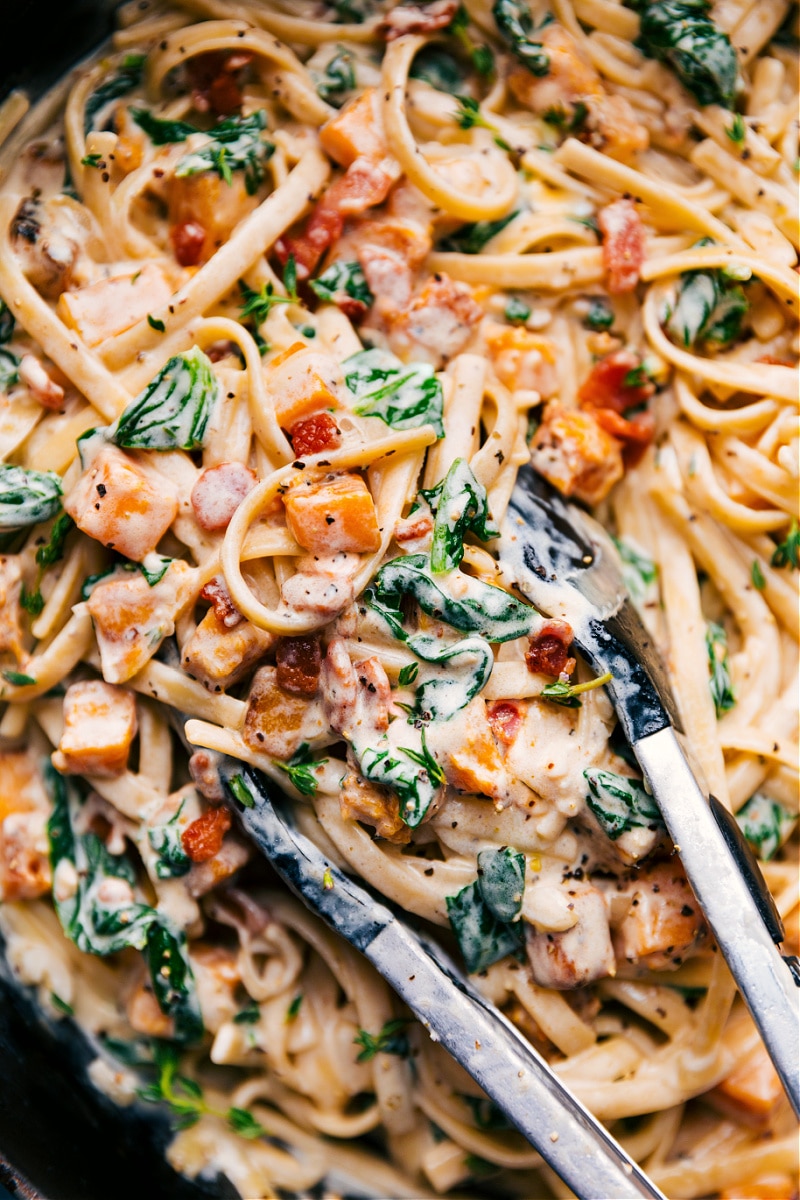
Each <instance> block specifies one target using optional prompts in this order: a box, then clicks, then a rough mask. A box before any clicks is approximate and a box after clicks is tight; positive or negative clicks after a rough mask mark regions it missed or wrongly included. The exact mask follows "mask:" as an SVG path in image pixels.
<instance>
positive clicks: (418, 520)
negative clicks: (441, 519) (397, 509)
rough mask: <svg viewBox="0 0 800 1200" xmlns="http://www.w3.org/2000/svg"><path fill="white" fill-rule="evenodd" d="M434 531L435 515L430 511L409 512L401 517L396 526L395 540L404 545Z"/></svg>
mask: <svg viewBox="0 0 800 1200" xmlns="http://www.w3.org/2000/svg"><path fill="white" fill-rule="evenodd" d="M431 533H433V517H432V516H431V515H430V513H426V512H415V513H409V515H408V516H407V517H401V518H400V520H399V521H398V522H397V524H396V525H395V527H394V540H395V541H396V542H399V543H400V545H401V546H402V545H404V544H405V543H406V542H416V541H418V540H419V539H420V538H424V537H428V535H429V534H431Z"/></svg>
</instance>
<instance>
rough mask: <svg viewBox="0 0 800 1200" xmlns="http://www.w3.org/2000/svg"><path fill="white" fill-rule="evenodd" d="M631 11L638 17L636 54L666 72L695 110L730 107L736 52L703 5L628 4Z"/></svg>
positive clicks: (646, 0)
mask: <svg viewBox="0 0 800 1200" xmlns="http://www.w3.org/2000/svg"><path fill="white" fill-rule="evenodd" d="M631 7H632V8H635V9H636V10H637V11H638V12H639V14H640V17H641V31H640V34H639V37H638V38H637V41H636V44H637V46H638V47H639V49H640V50H642V51H643V52H644V53H645V54H646V55H647V56H648V57H649V58H658V59H660V60H661V61H662V62H665V63H666V64H667V65H668V66H669V67H671V68H672V70H673V71H674V72H675V74H676V75H677V76H678V78H679V79H680V81H681V83H682V84H683V86H684V87H685V88H686V89H687V90H688V91H690V92H691V93H692V95H693V96H694V97H695V99H696V100H697V101H698V103H699V104H702V105H705V104H721V105H722V106H723V107H724V108H732V107H733V102H734V98H735V95H736V78H737V75H738V63H737V61H736V51H735V50H734V48H733V46H732V45H731V40H730V38H729V37H728V35H727V33H725V32H724V30H722V29H720V28H719V26H717V25H715V24H714V22H713V21H712V20H711V18H710V16H709V15H708V13H709V9H710V8H711V5H710V4H709V3H708V0H632V3H631Z"/></svg>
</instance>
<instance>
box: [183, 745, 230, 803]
mask: <svg viewBox="0 0 800 1200" xmlns="http://www.w3.org/2000/svg"><path fill="white" fill-rule="evenodd" d="M221 761H222V755H221V754H218V753H217V752H216V750H195V752H194V754H193V755H192V756H191V758H190V759H189V774H190V775H191V777H192V782H193V783H194V785H195V787H196V788H197V790H198V792H199V793H200V795H201V796H205V798H206V800H208V801H210V802H211V804H222V801H223V800H224V799H225V788H224V787H223V786H222V780H221V779H220V777H219V764H220V763H221Z"/></svg>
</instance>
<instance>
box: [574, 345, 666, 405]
mask: <svg viewBox="0 0 800 1200" xmlns="http://www.w3.org/2000/svg"><path fill="white" fill-rule="evenodd" d="M641 365H642V360H641V359H640V358H639V356H638V355H637V354H634V352H633V351H632V350H618V351H617V352H616V353H615V354H609V355H607V357H606V358H602V359H601V360H600V362H599V363H595V365H594V366H593V367H592V369H591V371H590V372H589V374H588V375H587V376H586V378H585V379H584V381H583V383H582V384H581V386H580V388H579V389H578V401H579V403H580V404H581V406H582V407H584V408H610V409H613V411H614V412H617V413H619V414H620V415H621V416H624V414H625V413H626V412H627V411H628V409H631V408H638V407H639V405H640V404H644V403H645V401H647V400H649V399H650V397H651V396H652V395H653V393H654V392H655V390H656V389H655V385H654V384H653V383H652V382H651V381H650V380H649V379H648V380H647V381H646V382H645V383H635V384H632V385H631V384H626V383H625V379H626V378H627V376H629V375H630V374H631V372H632V371H636V370H637V368H638V367H640V366H641Z"/></svg>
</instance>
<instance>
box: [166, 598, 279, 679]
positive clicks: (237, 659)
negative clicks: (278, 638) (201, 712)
mask: <svg viewBox="0 0 800 1200" xmlns="http://www.w3.org/2000/svg"><path fill="white" fill-rule="evenodd" d="M274 640H275V639H274V637H273V635H272V634H271V633H267V632H266V631H264V630H262V629H257V628H256V626H255V625H251V624H250V622H249V621H240V622H239V624H238V625H234V626H233V628H228V627H226V626H225V625H224V624H223V623H222V621H221V620H220V619H219V617H218V616H217V614H216V613H215V612H214V609H213V608H210V609H209V610H208V612H207V613H206V615H205V616H204V617H203V619H202V621H201V622H200V624H199V625H198V626H197V628H196V629H195V631H194V633H193V634H192V636H191V637H190V638H189V640H188V641H187V642H186V643H185V645H184V647H183V662H182V666H183V669H184V671H185V672H186V674H187V675H190V676H191V677H192V678H193V679H198V680H199V681H200V683H202V684H203V686H204V687H207V688H208V689H209V691H212V692H219V691H222V689H223V688H227V687H230V685H231V684H232V683H235V682H236V681H237V680H238V679H241V677H242V676H243V675H244V674H246V672H247V670H248V668H250V667H252V666H253V664H254V663H256V662H257V661H258V659H259V658H261V657H262V655H264V654H266V652H267V650H268V649H269V648H270V646H271V645H272V643H273V641H274Z"/></svg>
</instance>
